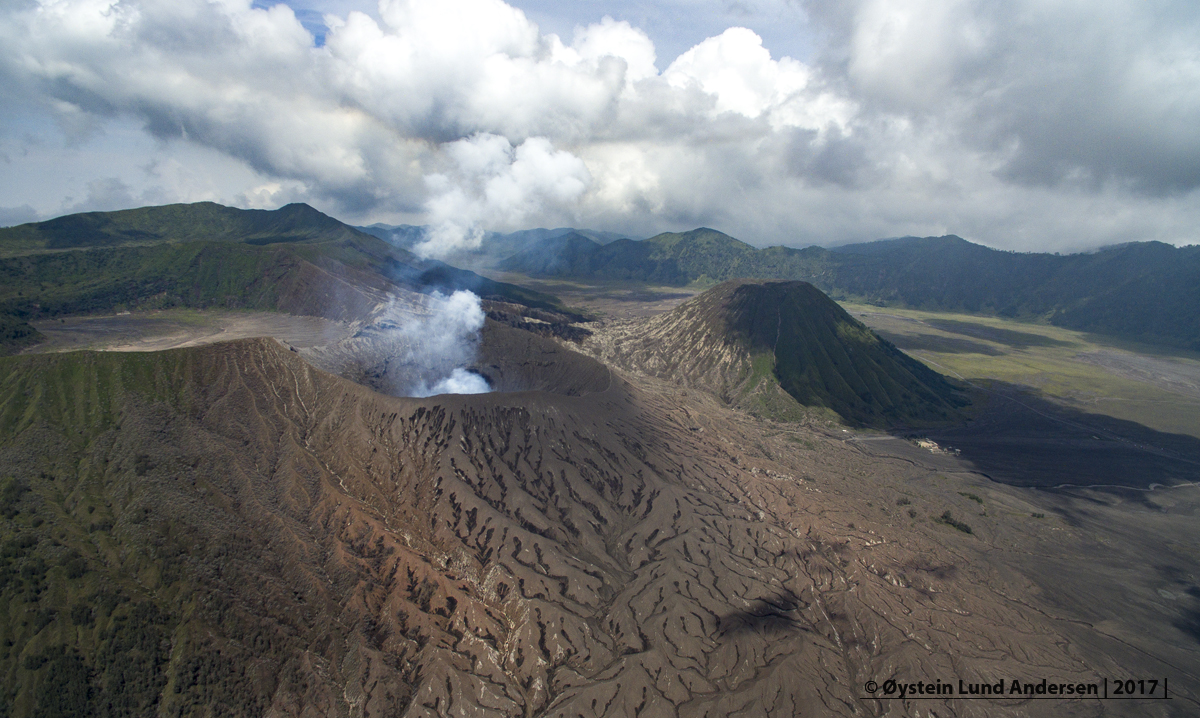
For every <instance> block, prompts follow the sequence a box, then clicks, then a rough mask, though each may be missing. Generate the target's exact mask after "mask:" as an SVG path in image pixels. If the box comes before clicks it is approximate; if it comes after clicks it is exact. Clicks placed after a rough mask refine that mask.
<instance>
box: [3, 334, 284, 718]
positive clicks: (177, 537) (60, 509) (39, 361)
mask: <svg viewBox="0 0 1200 718" xmlns="http://www.w3.org/2000/svg"><path fill="white" fill-rule="evenodd" d="M185 356H186V355H185V354H181V353H179V352H163V353H159V354H124V355H120V354H107V355H106V354H97V353H91V352H81V353H74V354H63V355H47V356H31V357H22V358H19V359H18V358H7V359H0V456H2V457H3V459H4V461H3V465H4V470H3V471H0V512H2V513H0V716H5V718H9V717H12V718H17V717H24V716H34V717H43V716H44V717H46V718H49V717H50V716H131V717H132V716H147V715H207V714H208V713H206V712H203V711H202V712H196V711H195V710H194V709H195V708H197V707H203V708H205V709H210V708H216V709H217V711H218V713H221V712H225V713H227V714H234V713H241V714H246V713H247V712H248V711H247V709H251V711H253V710H258V711H261V710H262V709H263V708H265V707H266V706H265V704H264V703H263V702H262V696H261V695H260V694H261V692H262V689H261V688H257V687H255V686H254V681H256V680H258V679H259V678H266V679H267V680H275V679H273V678H270V677H268V676H257V675H255V670H256V668H255V665H256V663H261V662H262V660H261V659H258V660H257V661H256V659H255V657H254V656H253V655H252V654H251V651H250V650H246V651H245V652H244V655H243V656H241V658H243V659H245V660H246V661H247V663H246V664H245V665H244V666H242V665H238V664H236V663H233V662H232V661H231V658H232V656H231V655H230V652H231V650H232V644H229V639H228V638H226V636H228V635H229V634H230V633H231V629H234V628H235V627H236V628H238V629H241V630H246V631H250V632H251V635H254V636H255V639H253V640H258V639H260V638H261V637H262V636H263V635H264V632H263V630H262V629H261V628H260V627H257V626H253V625H249V624H247V623H244V622H243V621H244V619H243V617H242V615H241V613H240V612H239V611H237V610H236V609H235V610H230V611H229V612H228V613H224V614H223V613H222V612H221V608H222V607H224V608H231V607H229V606H227V605H223V604H222V602H221V600H220V599H219V597H217V596H215V595H213V594H211V592H206V591H204V590H202V589H201V587H200V586H199V585H198V584H197V582H196V581H195V576H194V575H192V572H191V570H190V569H189V565H195V564H197V563H198V562H201V561H205V560H208V559H210V558H213V557H212V556H208V555H207V554H206V553H205V552H206V550H207V549H208V548H210V547H206V546H203V545H201V546H199V547H198V546H197V545H196V544H195V543H194V541H195V540H196V539H197V536H196V535H195V534H194V533H192V532H191V529H190V528H189V527H188V525H187V522H186V521H185V520H181V519H180V517H179V516H171V515H170V514H171V512H172V511H175V512H176V513H178V510H179V509H181V508H183V507H181V506H175V507H174V508H173V509H169V508H166V507H160V506H159V505H158V504H157V501H156V500H157V499H162V498H165V497H167V495H168V494H169V491H168V492H167V493H164V492H163V491H162V490H160V489H162V488H163V487H161V486H160V487H158V489H151V490H147V489H146V488H145V487H141V486H138V482H139V481H141V480H142V479H144V478H145V477H146V476H147V474H151V473H153V472H154V471H155V469H159V468H160V466H159V464H161V463H162V462H163V459H162V457H161V456H157V455H156V457H155V458H153V459H152V458H151V456H150V454H149V453H145V452H146V451H147V449H146V448H145V446H133V445H130V444H129V443H128V442H127V441H122V439H121V438H120V435H119V431H118V429H119V428H120V427H121V426H122V424H125V423H127V422H129V421H131V420H134V419H133V417H131V416H130V413H129V407H130V403H131V402H133V403H135V404H140V405H142V406H143V407H149V406H152V402H153V401H154V400H155V398H156V397H157V398H159V399H163V398H168V397H177V396H178V395H179V388H180V383H181V380H182V379H183V378H184V377H185V376H186V374H187V367H186V362H184V361H182V360H183V359H184V357H185ZM153 411H154V410H151V412H152V413H153ZM164 412H169V410H167V409H165V408H160V409H158V413H159V414H162V413H164ZM144 419H145V417H144V416H143V417H139V419H138V420H144ZM158 431H159V432H161V433H163V434H169V433H170V430H169V428H168V427H167V426H165V425H163V426H160V427H159V428H158ZM143 432H144V434H145V435H146V437H147V441H146V442H144V443H145V444H163V443H165V442H166V441H169V439H168V438H167V437H166V436H160V437H155V436H154V434H155V430H154V429H152V428H151V427H148V426H147V427H144V428H143ZM156 438H157V439H158V441H155V439H156ZM37 446H42V447H50V446H53V447H54V450H53V451H30V448H31V447H37ZM156 448H159V447H156ZM154 453H155V454H158V452H157V451H155V452H154ZM176 453H178V452H176ZM172 460H173V461H179V460H180V457H178V456H175V457H172ZM189 461H190V460H189ZM172 468H176V467H172ZM159 473H161V471H160V472H159ZM197 551H199V553H197ZM217 571H218V572H220V568H217ZM245 578H247V579H249V577H248V576H247V577H245ZM201 644H204V645H205V646H206V647H207V648H208V649H211V651H212V652H211V654H209V655H208V656H207V657H206V656H204V655H203V651H201V650H198V648H199V646H200V645H201ZM214 688H216V689H217V690H219V691H220V692H221V694H222V699H221V701H213V700H212V699H211V698H212V697H211V693H212V691H213V689H214ZM221 709H225V710H224V711H222V710H221Z"/></svg>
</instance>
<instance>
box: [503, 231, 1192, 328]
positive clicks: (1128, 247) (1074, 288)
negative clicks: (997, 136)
mask: <svg viewBox="0 0 1200 718" xmlns="http://www.w3.org/2000/svg"><path fill="white" fill-rule="evenodd" d="M497 266H498V268H499V269H502V270H505V271H512V272H520V273H524V274H529V275H532V276H558V277H580V278H581V277H587V278H595V279H619V280H638V281H647V282H660V283H663V284H673V285H684V284H688V283H691V282H709V281H713V282H716V281H724V280H727V279H733V278H740V277H745V278H757V279H798V280H803V281H806V282H811V283H812V284H813V285H815V286H816V287H818V288H819V289H821V290H822V291H824V292H826V293H828V294H830V295H831V296H833V297H835V298H839V299H856V300H859V301H863V302H867V303H875V304H880V305H889V306H900V307H909V308H914V309H927V310H935V311H954V312H968V313H981V314H992V315H998V316H1003V317H1009V318H1017V319H1023V320H1037V321H1049V322H1050V323H1052V324H1055V325H1057V326H1062V327H1066V328H1070V329H1076V330H1081V331H1092V332H1100V333H1105V334H1113V335H1119V336H1125V337H1129V338H1133V339H1137V340H1141V341H1146V342H1151V343H1157V344H1165V345H1171V346H1180V347H1187V348H1190V349H1198V350H1200V247H1197V246H1191V247H1172V246H1171V245H1167V244H1163V243H1160V242H1136V243H1131V244H1124V245H1120V246H1116V247H1108V248H1104V249H1101V250H1099V251H1096V252H1091V253H1085V254H1068V255H1057V254H1037V253H1016V252H1006V251H1000V250H995V249H990V248H988V247H983V246H980V245H977V244H972V243H971V242H968V241H966V240H963V239H961V238H959V237H956V236H953V235H951V236H945V237H923V238H917V237H905V238H902V239H891V240H882V241H878V242H868V243H864V244H854V245H847V246H843V247H838V248H835V249H824V248H821V247H808V248H806V249H792V248H788V247H768V248H766V249H757V248H755V247H752V246H751V245H749V244H746V243H745V242H741V241H739V240H737V239H734V238H733V237H730V236H728V235H726V234H722V233H721V232H718V231H716V230H712V229H707V228H701V229H696V230H692V231H690V232H682V233H666V234H660V235H657V236H655V237H651V238H650V239H646V240H642V241H634V240H628V239H623V240H618V241H614V242H609V243H607V244H600V243H599V242H595V241H593V240H591V239H590V238H588V237H586V236H583V235H581V234H579V233H566V234H562V235H559V236H557V237H552V238H547V239H545V240H543V241H541V242H540V243H538V244H537V245H535V246H532V247H530V248H528V249H526V250H524V251H522V252H518V253H517V254H515V255H513V256H511V257H509V258H507V259H505V260H503V261H501V262H500V263H499V264H498V265H497Z"/></svg>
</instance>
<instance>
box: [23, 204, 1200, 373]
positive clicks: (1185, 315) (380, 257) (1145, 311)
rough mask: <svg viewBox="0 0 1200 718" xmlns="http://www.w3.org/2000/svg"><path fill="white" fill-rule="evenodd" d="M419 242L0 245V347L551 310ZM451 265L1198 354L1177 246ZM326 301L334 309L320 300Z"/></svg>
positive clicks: (105, 219) (303, 225)
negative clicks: (474, 299)
mask: <svg viewBox="0 0 1200 718" xmlns="http://www.w3.org/2000/svg"><path fill="white" fill-rule="evenodd" d="M424 232H425V228H423V227H417V226H411V225H398V226H394V225H372V226H370V227H361V228H355V227H350V226H348V225H346V224H343V223H341V222H339V221H338V220H336V219H334V218H332V217H329V216H327V215H324V214H322V213H321V212H318V211H317V210H315V209H313V208H312V207H309V206H308V205H304V204H292V205H287V206H286V207H283V208H281V209H278V210H273V211H266V210H241V209H233V208H230V207H223V206H221V205H218V204H214V203H211V202H201V203H197V204H184V205H167V206H163V207H146V208H142V209H134V210H124V211H120V212H90V213H86V214H76V215H69V216H66V217H59V218H57V219H52V220H49V221H46V222H39V223H34V224H26V225H21V226H18V227H10V228H5V229H0V347H7V348H8V349H9V350H11V349H13V348H15V347H19V346H21V345H23V344H27V343H29V342H31V341H35V340H36V333H35V332H34V331H33V328H32V327H31V326H30V325H29V324H28V321H29V320H31V319H37V318H46V317H55V316H60V315H65V314H72V313H81V312H98V311H113V310H117V309H123V308H133V307H138V308H149V307H160V306H161V307H165V306H197V307H204V306H228V307H247V308H260V309H262V308H271V309H282V310H286V311H291V312H294V313H307V314H314V313H315V314H322V315H329V314H330V312H333V313H334V314H337V313H338V312H356V311H359V310H360V309H361V306H365V304H366V303H369V302H371V301H374V300H373V299H371V298H370V297H368V296H367V295H366V294H364V292H366V293H367V294H369V293H370V292H371V291H372V288H373V289H374V290H378V291H383V290H385V289H386V287H387V286H389V285H391V284H394V283H400V284H402V285H404V286H408V287H429V286H440V287H447V288H452V287H468V288H472V289H474V290H476V291H477V292H479V293H482V294H485V295H491V296H496V297H498V298H503V299H505V300H507V301H517V302H519V303H523V304H526V305H528V306H539V307H543V308H554V307H556V306H557V304H556V300H555V299H554V298H553V297H549V296H547V295H543V294H538V293H537V292H532V291H529V290H525V289H521V288H519V287H516V286H514V285H511V284H504V283H500V282H494V281H492V280H489V279H485V278H483V277H481V276H479V275H477V274H475V273H473V272H470V271H466V270H463V269H457V268H455V267H452V266H450V265H449V264H445V263H440V262H433V261H428V260H421V259H419V258H418V257H416V256H415V255H413V254H412V253H411V252H410V251H408V248H410V247H412V246H414V245H415V244H416V243H418V242H419V241H421V239H422V238H423V236H424ZM70 250H76V251H70ZM78 250H84V251H78ZM452 259H453V261H454V262H455V263H457V264H460V265H464V266H470V267H472V268H476V269H484V268H489V269H500V270H503V271H510V272H517V273H522V274H528V275H531V276H543V277H545V276H554V277H574V278H593V279H613V280H635V281H645V282H656V283H662V284H669V285H686V284H689V283H700V284H709V283H717V282H721V281H725V280H729V279H737V278H752V279H789V280H802V281H806V282H810V283H811V284H813V285H814V286H816V287H817V288H819V289H820V290H821V291H823V292H826V293H828V294H830V295H831V296H833V297H835V298H838V299H852V300H858V301H862V302H866V303H874V304H879V305H888V306H900V307H909V308H915V309H926V310H934V311H953V312H967V313H980V314H991V315H998V316H1003V317H1009V318H1016V319H1022V320H1028V321H1048V322H1050V323H1052V324H1055V325H1058V326H1062V327H1066V328H1070V329H1076V330H1081V331H1092V332H1099V333H1104V334H1111V335H1117V336H1124V337H1128V338H1132V339H1137V340H1140V341H1145V342H1150V343H1156V344H1163V345H1169V346H1178V347H1186V348H1190V349H1195V350H1200V247H1195V246H1193V247H1179V248H1177V247H1172V246H1170V245H1167V244H1162V243H1158V242H1140V243H1131V244H1124V245H1120V246H1115V247H1108V248H1105V249H1101V250H1099V251H1096V252H1091V253H1084V254H1069V255H1061V256H1060V255H1055V254H1035V253H1015V252H1005V251H999V250H994V249H989V248H987V247H983V246H980V245H977V244H972V243H970V242H967V241H965V240H963V239H961V238H959V237H955V236H946V237H924V238H917V237H905V238H902V239H890V240H881V241H878V242H868V243H864V244H854V245H847V246H843V247H838V248H835V249H824V248H821V247H808V248H806V249H793V248H789V247H768V248H766V249H757V248H755V247H753V246H751V245H749V244H746V243H745V242H742V241H739V240H737V239H734V238H733V237H730V236H728V235H726V234H723V233H721V232H718V231H716V230H712V229H707V228H700V229H695V230H692V231H690V232H682V233H665V234H659V235H657V236H655V237H651V238H650V239H645V240H638V239H631V238H628V237H624V236H621V235H619V234H614V233H609V232H598V231H594V230H584V229H572V228H558V229H531V230H523V231H521V232H512V233H509V234H499V233H489V234H487V235H486V236H485V237H484V241H483V244H482V245H481V247H480V248H479V249H478V250H472V251H470V252H465V253H462V256H456V257H454V258H452ZM335 287H340V288H341V289H336V290H335ZM334 291H337V292H341V295H339V297H338V298H337V301H334V300H333V299H332V298H331V296H332V295H331V294H330V292H334ZM342 295H344V296H342Z"/></svg>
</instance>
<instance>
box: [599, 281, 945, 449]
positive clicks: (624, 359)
mask: <svg viewBox="0 0 1200 718" xmlns="http://www.w3.org/2000/svg"><path fill="white" fill-rule="evenodd" d="M591 346H592V347H593V349H594V351H596V352H597V353H598V354H599V355H600V356H603V357H604V358H605V359H606V360H609V361H612V362H614V363H616V364H617V365H619V366H622V367H626V368H629V369H633V370H635V371H640V372H644V373H647V374H650V375H652V376H657V377H660V378H665V379H670V380H672V381H674V382H676V383H678V384H682V385H684V386H689V387H695V388H699V389H703V390H705V391H707V392H710V393H712V394H715V395H717V396H719V397H721V398H722V399H723V400H724V401H725V402H727V403H729V404H732V405H734V406H737V407H739V408H742V409H747V410H750V411H752V412H754V413H758V414H764V415H768V416H771V415H775V416H784V417H789V416H791V415H794V414H795V413H796V404H797V403H798V404H799V405H802V406H806V407H820V408H824V409H827V410H830V411H832V412H834V413H836V414H837V415H839V416H840V417H841V418H842V419H843V420H845V421H847V422H849V423H851V424H855V425H870V426H882V425H889V424H892V425H894V424H899V423H913V422H918V423H919V422H928V421H945V420H947V419H950V418H953V417H955V416H956V415H957V410H958V409H959V408H960V407H962V406H963V405H965V404H966V401H965V399H964V398H963V397H962V396H960V395H959V393H958V392H957V391H956V390H955V389H954V387H952V386H951V385H950V384H949V383H947V381H946V380H945V379H944V378H943V377H942V376H940V375H939V374H937V373H936V372H934V371H932V370H930V369H929V368H928V367H926V366H924V365H923V364H921V363H920V362H918V361H916V360H914V359H912V358H910V357H908V356H907V355H905V354H904V353H903V352H901V351H900V350H898V349H896V347H894V346H892V345H891V344H889V343H888V342H886V341H884V340H882V339H880V338H879V337H878V336H876V335H875V334H874V333H873V332H872V331H871V330H870V329H868V328H867V327H866V326H864V325H863V324H862V323H861V322H859V321H857V320H855V319H854V318H853V317H851V316H850V315H849V314H847V313H846V312H845V311H844V310H842V308H841V307H839V306H838V305H837V304H836V303H835V302H834V301H833V300H831V299H830V298H829V297H827V296H825V295H824V294H823V293H821V291H820V290H818V289H817V288H815V287H813V286H812V285H811V284H808V283H807V282H776V281H763V280H734V281H730V282H725V283H723V284H720V285H718V286H716V287H714V288H713V289H710V290H708V291H707V292H705V293H703V294H701V295H700V296H698V297H696V298H694V299H692V300H690V301H688V302H686V303H684V304H682V305H680V306H679V307H676V308H675V309H674V310H672V311H670V312H667V313H665V314H662V315H659V316H657V317H654V318H651V319H649V320H642V321H634V322H628V323H625V324H618V325H615V326H613V327H610V328H609V330H608V331H607V332H602V333H601V335H600V336H598V337H596V338H595V339H594V340H593V341H592V342H591Z"/></svg>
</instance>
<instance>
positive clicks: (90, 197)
mask: <svg viewBox="0 0 1200 718" xmlns="http://www.w3.org/2000/svg"><path fill="white" fill-rule="evenodd" d="M87 190H88V193H87V198H86V199H84V200H83V201H82V202H76V203H74V204H72V205H70V206H67V207H64V208H63V209H64V213H65V214H71V213H74V212H108V211H111V210H116V209H129V208H131V207H135V206H137V205H138V201H137V200H136V199H134V197H133V193H132V192H131V191H130V189H129V185H127V184H125V182H124V181H122V180H121V179H119V178H117V177H106V178H104V179H96V180H92V181H91V182H88V184H87Z"/></svg>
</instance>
